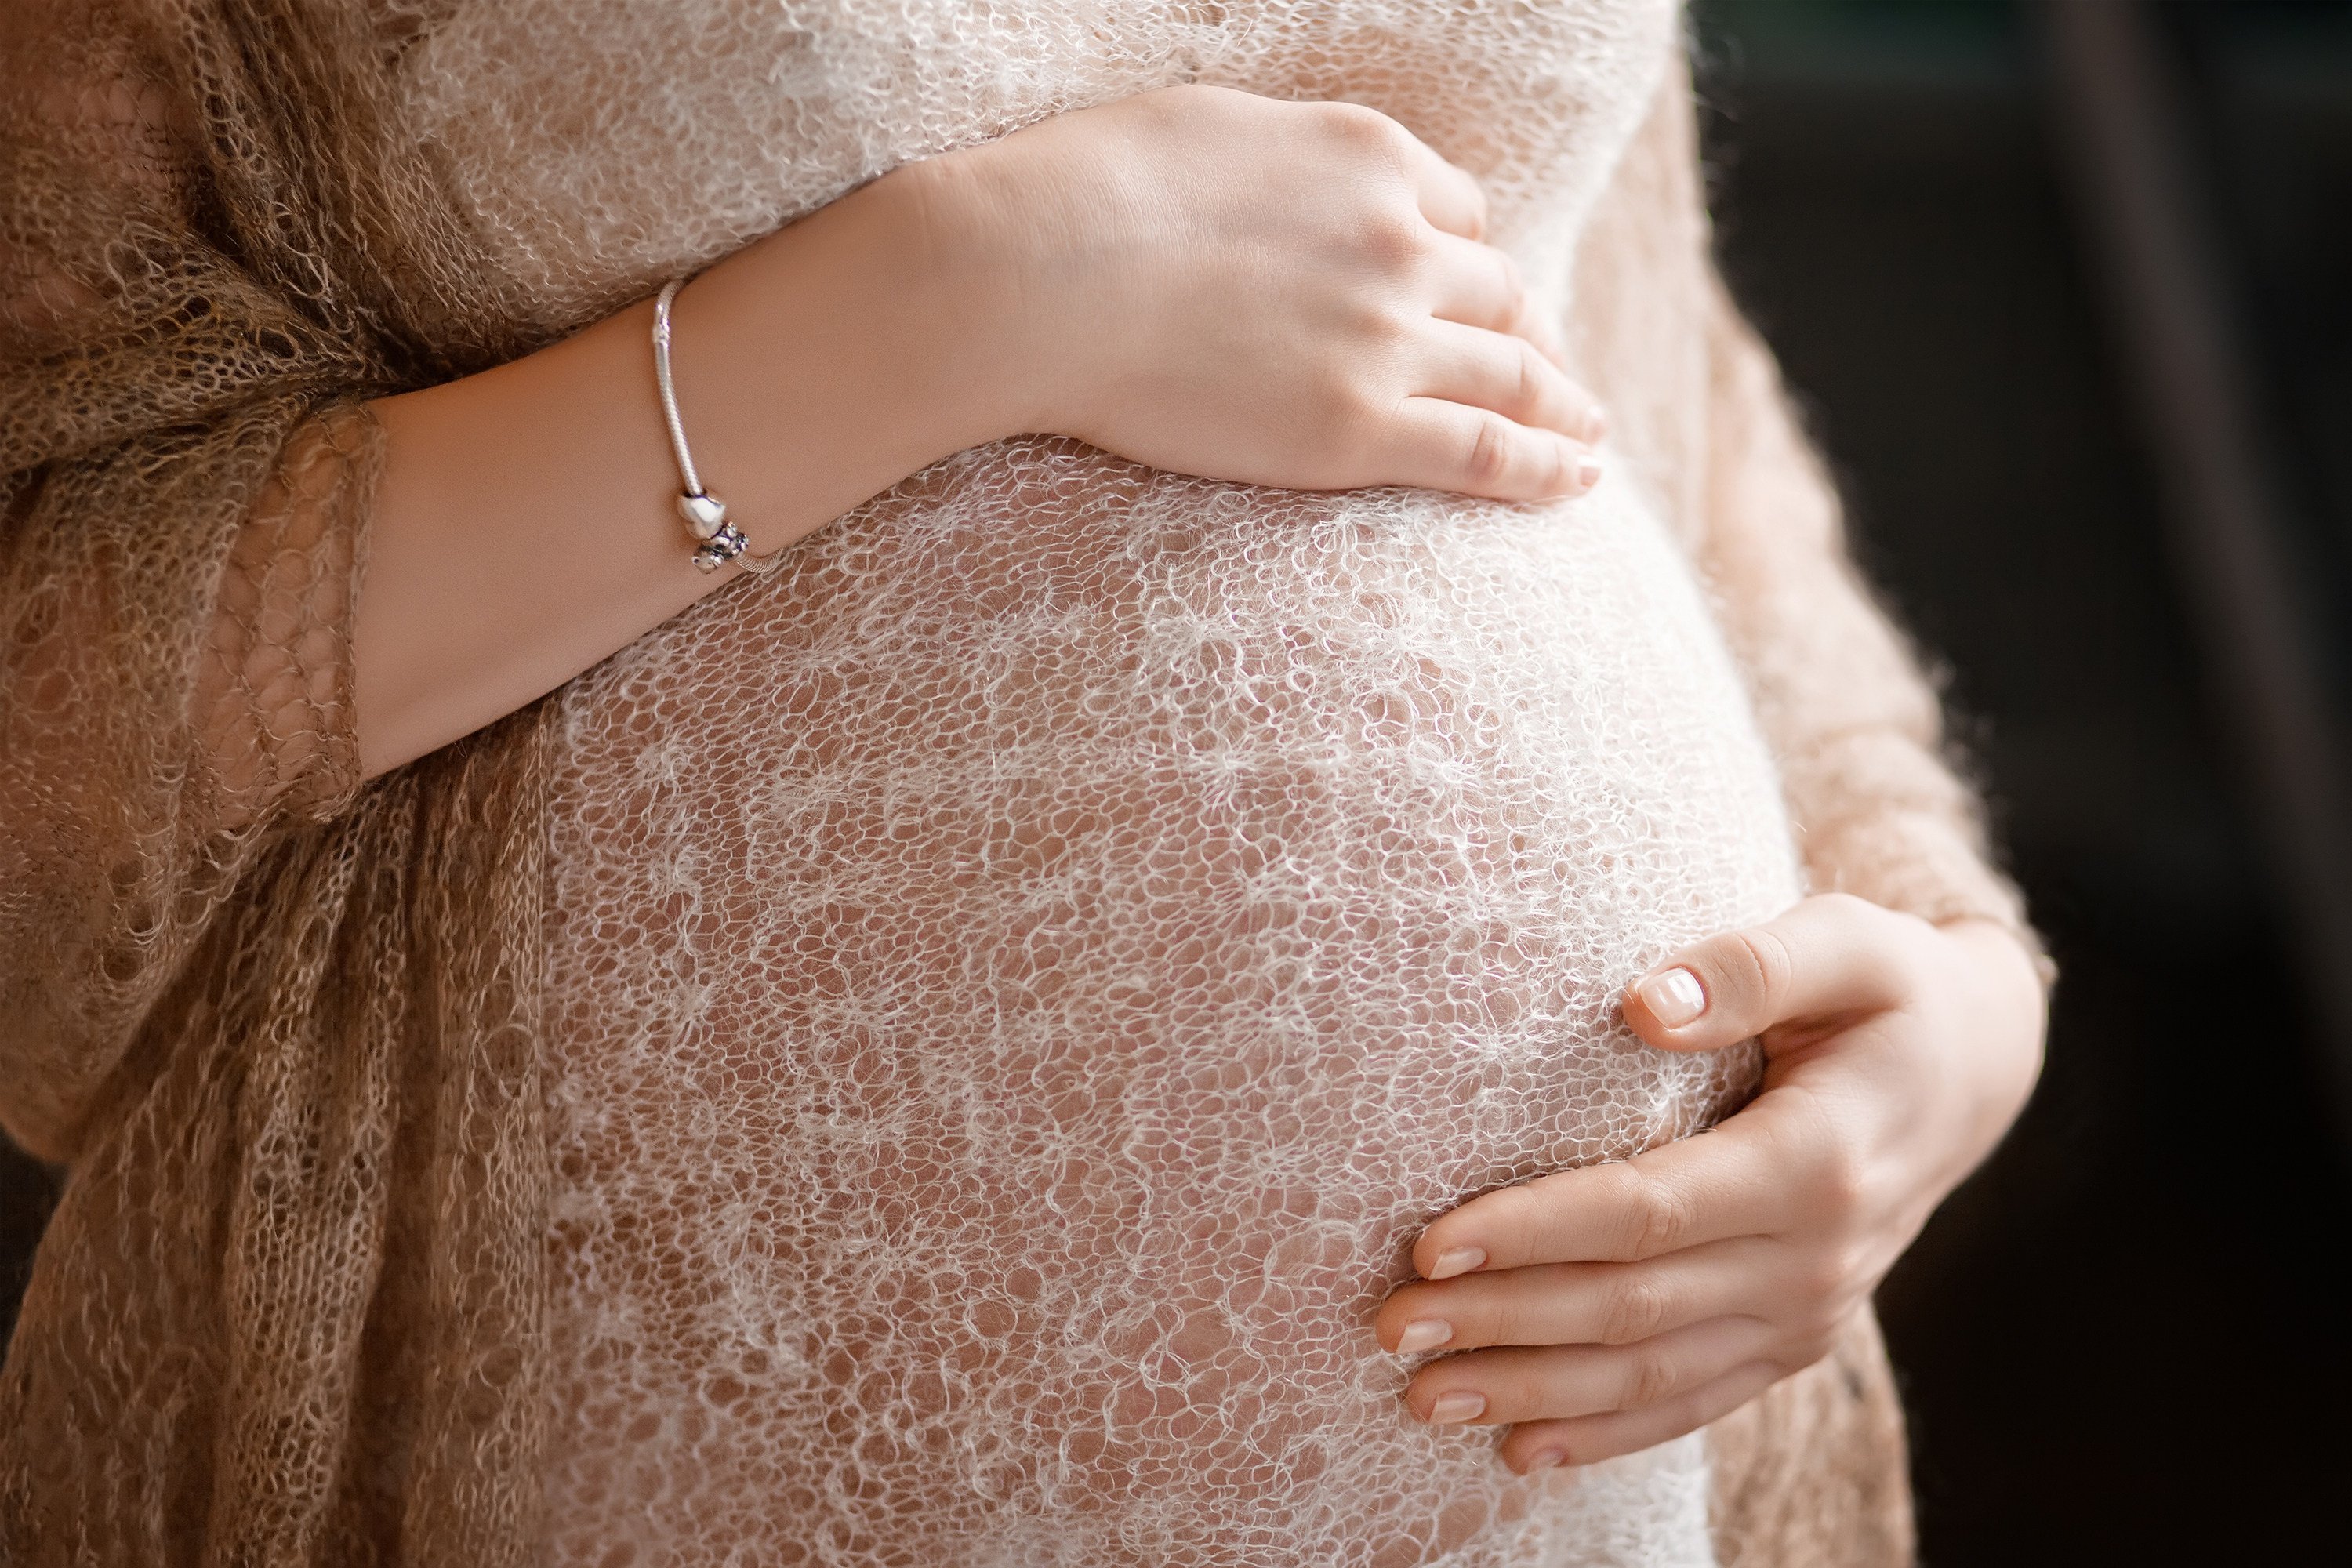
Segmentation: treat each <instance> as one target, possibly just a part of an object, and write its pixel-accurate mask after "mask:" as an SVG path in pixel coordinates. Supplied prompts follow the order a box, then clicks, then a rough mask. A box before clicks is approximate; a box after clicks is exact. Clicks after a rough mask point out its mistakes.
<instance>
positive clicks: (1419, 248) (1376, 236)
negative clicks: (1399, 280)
mask: <svg viewBox="0 0 2352 1568" xmlns="http://www.w3.org/2000/svg"><path fill="white" fill-rule="evenodd" d="M1355 248H1356V252H1357V254H1358V255H1359V256H1360V257H1362V258H1364V259H1365V260H1366V261H1368V262H1370V264H1371V265H1372V266H1373V267H1374V268H1378V269H1379V270H1381V271H1382V272H1388V273H1407V272H1412V271H1414V270H1416V269H1417V268H1420V267H1421V266H1422V264H1423V261H1424V260H1425V259H1426V258H1427V257H1428V253H1429V226H1428V225H1427V224H1425V223H1423V221H1422V220H1421V216H1420V215H1419V214H1417V213H1409V212H1402V211H1394V210H1391V209H1387V208H1382V209H1381V210H1379V211H1376V212H1372V213H1369V214H1367V215H1366V216H1364V218H1363V219H1362V221H1361V222H1360V224H1359V225H1358V226H1357V229H1356V237H1355Z"/></svg>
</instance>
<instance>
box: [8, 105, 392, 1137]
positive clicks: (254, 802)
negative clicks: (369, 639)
mask: <svg viewBox="0 0 2352 1568" xmlns="http://www.w3.org/2000/svg"><path fill="white" fill-rule="evenodd" d="M20 63H21V62H20ZM10 87H11V89H16V90H14V91H12V93H11V98H12V101H11V102H10V104H9V105H8V107H9V108H10V110H12V113H11V123H10V126H9V127H8V129H9V130H10V131H11V132H16V135H14V136H12V137H11V138H10V141H11V146H10V156H9V158H8V159H7V160H6V163H5V167H0V208H5V210H6V214H7V217H6V222H5V226H0V1127H5V1129H6V1131H8V1133H9V1134H10V1135H11V1136H13V1137H14V1138H16V1140H17V1141H18V1142H21V1143H22V1144H23V1145H25V1146H26V1148H27V1149H29V1150H31V1151H32V1152H35V1153H36V1154H38V1155H41V1156H43V1157H45V1158H48V1159H52V1160H67V1159H70V1158H71V1157H72V1156H73V1154H74V1153H75V1151H76V1148H77V1142H78V1138H79V1129H81V1128H82V1127H83V1126H84V1124H85V1123H86V1121H87V1120H88V1117H89V1112H90V1110H92V1109H93V1107H94V1106H96V1105H97V1104H98V1103H100V1100H101V1099H102V1097H104V1096H105V1095H107V1094H108V1093H109V1092H110V1089H112V1088H113V1087H114V1086H117V1085H119V1084H120V1083H121V1081H122V1074H123V1072H124V1070H125V1068H126V1065H127V1064H129V1063H131V1061H132V1060H133V1058H135V1056H136V1053H135V1051H134V1041H136V1040H137V1039H138V1038H139V1037H140V1031H141V1028H142V1024H144V1023H145V1022H146V1021H147V1020H148V1018H149V1016H150V1015H151V1014H152V1012H153V1011H154V1009H155V1008H156V1006H157V1005H158V1003H159V1000H160V999H161V998H163V996H164V995H165V994H167V992H168V991H169V988H170V987H171V985H172V983H173V980H174V979H175V978H176V977H177V976H178V975H179V974H180V973H182V972H183V971H184V969H185V967H186V962H187V958H188V955H189V953H190V952H191V951H192V949H193V948H194V945H195V944H196V943H197V942H199V941H200V940H201V939H202V938H203V936H204V933H205V931H206V929H207V928H208V926H209V925H210V924H211V923H212V916H213V914H214V912H215V910H216V909H217V908H218V907H219V905H220V903H221V901H222V900H224V899H225V898H226V897H227V896H228V894H229V893H230V891H231V890H232V889H233V888H234V885H235V882H236V877H237V875H238V873H239V871H240V870H241V869H242V868H243V867H244V866H245V865H246V864H247V862H248V861H249V860H250V858H252V856H253V855H254V854H255V852H256V851H257V849H258V848H260V847H263V846H265V845H266V844H267V843H268V841H269V838H270V837H271V835H272V833H273V832H274V831H275V830H276V829H278V828H279V827H281V826H284V825H286V824H288V823H289V822H292V821H299V820H316V819H319V818H322V817H325V816H330V815H331V814H332V813H334V812H335V811H336V810H337V809H338V807H339V806H340V805H341V804H342V803H343V802H344V801H345V800H346V799H347V798H348V797H349V796H350V795H351V793H352V791H353V790H354V789H355V788H356V786H357V784H358V768H357V761H356V752H355V749H354V746H353V742H352V705H351V698H350V658H349V649H348V647H347V645H346V638H345V627H346V626H347V623H348V618H349V608H350V605H351V603H352V593H353V589H354V585H355V574H356V572H357V570H358V566H359V546H358V540H359V511H360V508H361V504H362V498H363V497H364V496H365V495H366V493H367V490H368V481H369V478H370V474H371V472H372V466H373V425H372V424H371V423H370V421H369V420H368V419H367V417H366V416H365V414H364V413H363V412H362V410H361V409H360V407H359V405H357V404H356V403H355V402H353V401H351V400H350V399H349V398H348V396H345V397H342V398H341V399H340V400H339V397H338V395H337V393H336V391H335V383H336V381H337V380H338V372H337V369H336V366H335V364H334V363H333V362H334V360H335V358H336V356H335V354H334V353H332V352H331V350H329V349H327V348H325V347H323V346H322V345H323V342H324V339H323V336H322V334H320V332H319V331H316V330H315V329H312V328H310V327H309V326H307V325H306V322H305V318H304V316H303V314H302V312H301V311H299V310H297V309H295V308H294V307H293V306H292V305H290V304H289V302H288V301H287V300H284V299H282V298H281V297H279V296H278V294H277V293H275V292H274V291H273V290H272V289H269V288H268V287H267V286H265V285H264V284H262V283H261V282H259V281H257V279H255V278H254V277H253V276H252V275H251V273H250V271H249V269H248V268H246V267H245V266H244V265H242V264H241V263H240V261H239V260H238V258H236V256H235V255H233V254H231V253H228V252H226V251H224V250H223V249H221V248H220V247H217V246H214V245H208V244H207V243H205V240H204V239H203V238H202V237H201V235H200V233H199V231H198V230H199V226H197V225H195V224H194V223H192V222H190V221H189V220H187V219H186V218H185V217H184V216H180V211H179V208H178V205H177V204H176V201H175V199H174V198H173V192H172V169H171V167H170V162H169V157H168V153H166V152H165V151H164V150H163V139H162V138H161V137H160V136H159V135H157V134H154V133H153V132H154V131H155V127H153V126H152V125H151V124H150V123H148V117H147V116H146V114H145V112H144V109H143V106H142V103H141V102H140V101H139V100H138V99H137V96H136V95H135V93H133V92H132V91H131V89H128V88H116V89H109V88H107V87H106V86H105V85H104V84H103V83H102V82H101V83H100V85H99V86H96V87H92V88H87V89H77V90H75V91H72V92H68V91H66V90H65V89H57V90H56V91H51V92H48V93H47V95H46V96H41V95H39V94H38V93H37V92H36V91H35V90H34V89H30V88H28V87H27V86H26V81H25V79H24V78H22V77H19V78H18V79H16V81H15V82H12V83H11V84H10ZM28 100H31V110H29V111H28V110H26V103H27V101H28ZM110 153H121V155H120V156H110V155H109V154H110Z"/></svg>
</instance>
